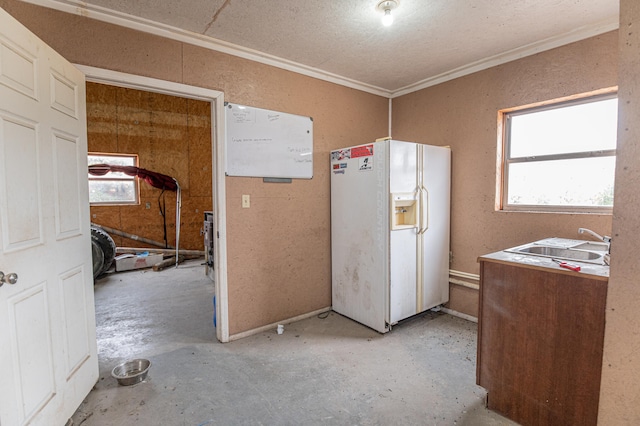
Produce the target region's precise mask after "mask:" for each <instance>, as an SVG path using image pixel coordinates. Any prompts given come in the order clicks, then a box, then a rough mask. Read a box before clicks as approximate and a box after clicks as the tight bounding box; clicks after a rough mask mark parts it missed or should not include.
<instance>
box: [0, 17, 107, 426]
mask: <svg viewBox="0 0 640 426" xmlns="http://www.w3.org/2000/svg"><path fill="white" fill-rule="evenodd" d="M85 102H86V100H85V83H84V75H83V74H82V73H81V72H80V71H79V70H77V69H76V68H75V67H73V66H72V65H71V64H69V63H68V62H67V61H65V60H64V59H63V58H62V57H61V56H60V55H58V54H57V53H56V52H54V51H53V50H52V49H51V48H49V47H48V46H46V45H45V44H44V43H43V42H42V41H41V40H39V39H38V38H37V37H35V36H34V35H33V34H31V33H30V32H29V31H28V30H27V29H26V28H24V27H23V26H22V25H21V24H20V23H18V22H17V21H16V20H15V19H13V18H12V17H11V16H9V15H8V14H7V13H6V12H5V11H3V10H2V9H0V241H1V242H2V243H1V245H0V271H2V272H4V273H5V274H8V273H16V274H17V275H18V280H17V282H16V283H15V284H9V283H5V284H2V285H0V324H2V327H0V365H2V366H3V368H5V371H7V372H8V373H7V374H6V377H3V379H2V380H0V423H1V424H3V425H14V424H15V425H22V424H33V425H39V424H43V425H55V424H64V423H65V422H66V421H67V419H69V418H70V417H71V415H72V414H73V413H74V411H75V410H76V409H77V407H78V406H79V405H80V403H81V402H82V400H83V399H84V397H85V396H86V395H87V394H88V393H89V391H90V390H91V388H92V387H93V385H94V384H95V382H96V380H97V378H98V358H97V347H96V337H95V308H94V298H93V276H92V261H91V243H90V242H91V240H90V238H91V237H90V230H89V196H88V185H87V137H86V122H85Z"/></svg>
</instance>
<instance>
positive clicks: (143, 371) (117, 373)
mask: <svg viewBox="0 0 640 426" xmlns="http://www.w3.org/2000/svg"><path fill="white" fill-rule="evenodd" d="M149 367H151V361H149V360H148V359H134V360H133V361H127V362H123V363H122V364H118V365H116V366H115V367H114V368H113V370H111V375H112V376H113V377H114V378H115V379H116V380H118V383H119V384H121V385H122V386H131V385H135V384H136V383H140V382H141V381H143V380H144V379H146V378H147V373H148V372H149Z"/></svg>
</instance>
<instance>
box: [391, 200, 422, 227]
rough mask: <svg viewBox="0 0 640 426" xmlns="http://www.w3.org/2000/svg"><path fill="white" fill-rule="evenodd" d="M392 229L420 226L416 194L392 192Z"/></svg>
mask: <svg viewBox="0 0 640 426" xmlns="http://www.w3.org/2000/svg"><path fill="white" fill-rule="evenodd" d="M390 216H391V230H396V229H410V228H416V227H417V226H418V214H417V202H416V194H412V193H408V194H391V215H390Z"/></svg>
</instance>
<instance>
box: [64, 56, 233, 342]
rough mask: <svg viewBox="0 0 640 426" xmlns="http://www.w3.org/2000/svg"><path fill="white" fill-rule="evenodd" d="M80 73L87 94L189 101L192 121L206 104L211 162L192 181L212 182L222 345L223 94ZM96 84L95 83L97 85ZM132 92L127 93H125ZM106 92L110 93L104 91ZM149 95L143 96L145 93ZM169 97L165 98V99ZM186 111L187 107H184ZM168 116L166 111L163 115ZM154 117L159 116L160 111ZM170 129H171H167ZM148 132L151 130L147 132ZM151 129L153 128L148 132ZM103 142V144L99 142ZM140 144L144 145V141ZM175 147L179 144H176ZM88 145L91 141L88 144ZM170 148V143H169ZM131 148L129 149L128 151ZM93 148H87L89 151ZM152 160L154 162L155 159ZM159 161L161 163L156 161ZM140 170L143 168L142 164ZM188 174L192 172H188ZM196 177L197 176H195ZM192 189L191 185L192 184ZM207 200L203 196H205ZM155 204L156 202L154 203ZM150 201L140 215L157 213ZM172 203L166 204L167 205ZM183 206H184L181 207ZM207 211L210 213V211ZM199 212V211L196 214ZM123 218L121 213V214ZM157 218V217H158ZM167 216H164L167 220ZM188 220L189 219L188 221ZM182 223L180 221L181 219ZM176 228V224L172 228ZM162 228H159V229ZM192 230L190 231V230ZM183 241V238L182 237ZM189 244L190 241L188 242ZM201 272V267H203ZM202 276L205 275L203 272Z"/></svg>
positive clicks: (95, 72)
mask: <svg viewBox="0 0 640 426" xmlns="http://www.w3.org/2000/svg"><path fill="white" fill-rule="evenodd" d="M76 66H77V67H78V68H80V70H81V71H82V72H84V73H85V75H86V79H87V87H88V91H89V90H91V86H92V85H94V84H95V87H94V89H96V88H97V89H100V88H101V87H103V86H105V85H106V86H112V87H114V89H113V90H116V91H118V90H119V91H121V93H122V95H123V96H127V95H129V96H132V97H134V99H135V98H137V99H143V100H144V99H145V96H146V102H147V103H148V101H149V100H150V99H154V100H155V99H157V100H162V101H167V102H168V103H172V99H175V102H176V103H177V104H180V105H185V106H188V105H189V102H190V101H193V102H191V106H192V109H193V111H194V112H195V111H200V113H199V114H193V116H192V117H191V118H192V119H193V120H197V119H198V117H202V114H201V113H202V106H203V104H204V103H206V104H208V113H209V114H210V126H209V127H208V129H209V130H207V131H208V132H209V134H210V141H211V146H210V150H208V151H207V150H204V151H203V152H207V153H210V154H206V155H207V156H209V158H210V159H211V160H210V162H207V160H206V159H200V161H205V162H206V163H203V164H201V165H200V169H202V168H206V166H205V164H207V165H208V167H209V170H210V173H204V174H202V173H200V174H198V173H195V174H193V176H195V177H194V180H198V179H200V180H201V179H203V177H202V176H207V177H204V179H208V178H209V176H210V179H211V180H212V181H211V182H210V183H207V184H206V185H204V186H205V187H206V188H211V191H212V192H211V194H209V195H210V196H211V200H212V201H213V204H212V205H210V209H213V212H214V235H216V236H217V238H215V249H214V256H215V257H214V262H215V265H216V266H215V274H214V277H215V278H214V281H215V295H216V307H215V312H216V323H217V327H216V337H217V339H218V340H219V341H221V342H227V341H228V340H229V327H228V314H227V312H228V306H227V280H226V278H227V276H226V205H225V186H224V183H225V181H224V162H223V161H224V160H223V159H224V147H223V145H224V144H223V141H224V128H223V126H224V119H223V117H224V110H223V108H224V95H223V93H221V92H218V91H214V90H210V89H204V88H200V87H195V86H187V85H183V84H178V83H172V82H167V81H163V80H156V79H152V78H147V77H140V76H135V75H131V74H125V73H120V72H115V71H109V70H103V69H99V68H93V67H86V66H81V65H76ZM96 83H97V84H96ZM127 89H131V91H130V92H127V91H125V90H127ZM107 92H109V91H107ZM145 92H146V93H147V94H148V95H145V94H144V93H145ZM167 96H168V97H167ZM187 109H188V107H187ZM164 113H165V114H166V113H167V112H166V111H165V112H164ZM141 114H142V115H141V117H140V118H141V119H142V118H143V117H144V116H146V117H149V112H148V111H147V112H146V113H141ZM157 114H160V113H159V112H158V113H157ZM166 117H168V118H171V117H173V118H175V117H176V116H175V115H172V114H171V113H169V115H167V116H166ZM186 117H188V115H187V116H185V117H181V118H180V119H184V118H186ZM91 119H92V118H91V116H90V115H89V114H88V122H90V121H91ZM130 119H131V123H130V125H132V126H134V127H135V126H138V128H139V129H141V120H136V119H135V118H134V117H130ZM136 121H138V124H136V123H135V122H136ZM146 123H147V124H151V121H147V122H146ZM168 127H169V128H170V127H171V126H168ZM194 129H198V127H197V126H194ZM147 130H150V129H147ZM151 130H152V129H151ZM100 143H102V142H100ZM100 143H96V145H94V146H98V145H100ZM104 143H105V146H106V147H108V145H107V143H108V142H107V141H105V142H104ZM143 143H145V142H144V141H143ZM176 143H177V144H178V145H179V143H178V142H176ZM90 144H91V142H90ZM168 144H169V145H170V143H168ZM130 147H131V148H130ZM147 148H148V150H149V152H151V151H153V150H154V149H155V150H158V149H161V147H159V146H156V147H154V148H152V147H151V146H150V145H149V144H147ZM91 149H92V148H90V150H91ZM120 149H125V150H126V149H134V148H133V146H132V145H129V146H127V145H126V144H122V145H121V148H120ZM153 157H154V156H150V157H149V158H150V159H151V158H153ZM157 157H158V158H161V157H162V155H158V156H157ZM154 161H155V160H154ZM154 161H150V163H149V166H148V168H149V169H153V164H154ZM159 161H160V160H159ZM141 167H143V168H144V167H145V166H144V165H141ZM194 168H198V166H197V165H196V166H194ZM200 172H202V170H200ZM187 173H189V174H190V175H191V172H187ZM198 176H199V177H198ZM191 185H192V186H193V183H191ZM195 193H198V190H195ZM205 197H206V195H205ZM200 201H202V200H200ZM147 202H149V203H151V205H150V206H149V207H150V208H149V209H147V208H146V207H147V204H146V203H147ZM155 203H157V201H156V202H155ZM155 203H154V202H152V201H145V202H144V203H141V205H140V206H139V207H140V208H141V209H142V210H143V212H144V210H147V212H148V211H150V210H155V211H156V212H157V211H158V206H157V205H153V204H155ZM169 204H171V203H170V202H167V205H169ZM183 206H184V204H183ZM202 209H203V207H195V208H193V207H192V208H191V210H192V211H191V213H190V214H191V215H193V216H194V219H193V220H195V222H196V223H197V224H198V229H199V226H200V224H202V222H203V220H204V211H202ZM210 209H209V210H210ZM195 210H198V212H195ZM200 213H201V218H198V219H195V218H196V216H197V215H198V214H200ZM98 214H99V213H98V212H96V213H95V217H94V213H93V212H92V221H97V222H98V223H99V221H98V220H97V219H98ZM121 216H122V214H121ZM158 216H159V215H158ZM168 216H170V215H167V217H168ZM189 220H191V219H189ZM181 222H182V220H181ZM174 226H175V225H174ZM161 228H162V226H161ZM192 231H193V230H192ZM189 238H191V239H192V240H193V241H192V242H191V243H190V244H193V243H195V237H189ZM181 239H182V237H181ZM187 241H189V239H187ZM203 271H204V267H203ZM203 274H204V272H203Z"/></svg>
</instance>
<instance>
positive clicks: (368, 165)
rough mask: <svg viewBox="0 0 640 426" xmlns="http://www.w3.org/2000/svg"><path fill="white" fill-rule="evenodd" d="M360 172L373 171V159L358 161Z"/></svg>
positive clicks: (363, 158) (365, 158)
mask: <svg viewBox="0 0 640 426" xmlns="http://www.w3.org/2000/svg"><path fill="white" fill-rule="evenodd" d="M358 170H360V171H362V170H373V158H371V157H362V158H359V159H358Z"/></svg>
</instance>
